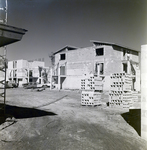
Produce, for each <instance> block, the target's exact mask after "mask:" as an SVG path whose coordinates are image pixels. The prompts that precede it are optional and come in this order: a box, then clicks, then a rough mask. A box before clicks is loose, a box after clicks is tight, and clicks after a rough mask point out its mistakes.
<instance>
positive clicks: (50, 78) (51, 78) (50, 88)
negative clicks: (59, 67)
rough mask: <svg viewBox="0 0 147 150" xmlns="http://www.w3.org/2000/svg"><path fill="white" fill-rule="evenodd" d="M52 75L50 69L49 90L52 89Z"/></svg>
mask: <svg viewBox="0 0 147 150" xmlns="http://www.w3.org/2000/svg"><path fill="white" fill-rule="evenodd" d="M52 75H53V69H52V68H51V72H50V84H51V85H50V90H51V89H52Z"/></svg>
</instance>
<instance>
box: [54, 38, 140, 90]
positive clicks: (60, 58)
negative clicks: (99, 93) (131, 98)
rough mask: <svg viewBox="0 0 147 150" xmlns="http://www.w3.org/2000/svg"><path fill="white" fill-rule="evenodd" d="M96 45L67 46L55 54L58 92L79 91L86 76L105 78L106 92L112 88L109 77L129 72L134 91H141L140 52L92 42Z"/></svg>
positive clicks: (55, 74)
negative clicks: (66, 90)
mask: <svg viewBox="0 0 147 150" xmlns="http://www.w3.org/2000/svg"><path fill="white" fill-rule="evenodd" d="M91 42H92V43H93V46H91V47H86V48H76V47H72V46H66V47H64V48H62V49H61V50H59V51H57V52H55V53H54V54H53V56H54V59H53V60H54V71H53V75H54V76H55V77H56V78H57V79H58V80H57V81H58V83H57V84H58V88H59V89H80V80H81V78H83V75H89V74H94V75H96V76H100V77H102V78H103V83H104V90H106V91H107V90H109V88H110V74H112V73H115V72H126V73H128V74H131V75H132V78H133V88H134V90H138V91H140V68H139V56H140V51H138V50H133V49H130V48H127V47H124V46H120V45H117V44H114V43H107V42H99V41H91Z"/></svg>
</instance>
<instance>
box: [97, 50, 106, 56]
mask: <svg viewBox="0 0 147 150" xmlns="http://www.w3.org/2000/svg"><path fill="white" fill-rule="evenodd" d="M95 52H96V56H102V55H104V48H97V49H96V50H95Z"/></svg>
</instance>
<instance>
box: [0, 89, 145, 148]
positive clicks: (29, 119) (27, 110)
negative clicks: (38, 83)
mask: <svg viewBox="0 0 147 150" xmlns="http://www.w3.org/2000/svg"><path fill="white" fill-rule="evenodd" d="M6 103H7V106H6V113H7V114H9V118H7V121H6V122H4V123H1V125H0V149H3V150H9V149H11V150H20V149H21V150H118V149H119V150H146V149H147V142H146V141H144V140H143V139H141V137H140V136H139V135H138V133H137V132H136V130H135V129H134V128H133V127H132V126H130V125H129V124H128V123H127V122H126V121H125V119H124V118H123V117H122V114H126V113H128V111H129V110H128V109H118V108H109V107H107V106H106V105H104V104H103V105H101V106H96V107H90V106H81V105H80V92H79V91H58V90H52V91H50V90H49V89H46V90H44V91H42V92H37V91H36V90H27V89H23V88H18V89H8V90H7V99H6Z"/></svg>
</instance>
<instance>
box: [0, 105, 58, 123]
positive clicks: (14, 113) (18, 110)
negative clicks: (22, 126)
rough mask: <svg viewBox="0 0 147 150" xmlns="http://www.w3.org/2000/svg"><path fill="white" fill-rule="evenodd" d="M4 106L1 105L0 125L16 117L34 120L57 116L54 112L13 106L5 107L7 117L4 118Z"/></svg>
mask: <svg viewBox="0 0 147 150" xmlns="http://www.w3.org/2000/svg"><path fill="white" fill-rule="evenodd" d="M3 108H4V105H3V104H0V124H2V123H3V122H4V121H5V118H8V117H14V118H16V119H24V118H33V117H41V116H54V115H57V114H55V113H53V112H47V111H43V110H39V109H35V108H26V107H18V106H12V105H6V106H5V114H6V115H5V117H4V110H3Z"/></svg>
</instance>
